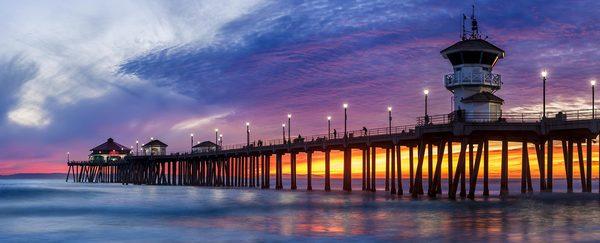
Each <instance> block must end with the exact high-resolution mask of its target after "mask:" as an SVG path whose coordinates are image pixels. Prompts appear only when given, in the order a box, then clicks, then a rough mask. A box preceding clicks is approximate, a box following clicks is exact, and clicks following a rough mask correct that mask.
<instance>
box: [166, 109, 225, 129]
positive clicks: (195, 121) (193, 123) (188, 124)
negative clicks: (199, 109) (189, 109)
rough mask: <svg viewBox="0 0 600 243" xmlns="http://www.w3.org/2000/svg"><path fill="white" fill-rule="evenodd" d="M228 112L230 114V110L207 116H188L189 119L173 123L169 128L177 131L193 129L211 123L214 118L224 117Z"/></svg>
mask: <svg viewBox="0 0 600 243" xmlns="http://www.w3.org/2000/svg"><path fill="white" fill-rule="evenodd" d="M230 114H232V112H227V113H222V114H216V115H212V116H208V117H194V118H189V119H186V120H183V121H181V122H178V123H176V124H175V125H173V127H171V130H177V131H190V130H191V131H193V130H196V129H199V128H200V127H202V126H205V125H208V124H211V123H213V122H214V121H215V120H217V119H221V118H224V117H226V116H228V115H230Z"/></svg>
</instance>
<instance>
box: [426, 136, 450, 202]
mask: <svg viewBox="0 0 600 243" xmlns="http://www.w3.org/2000/svg"><path fill="white" fill-rule="evenodd" d="M445 148H446V144H445V141H443V140H441V141H440V143H439V144H438V146H437V163H436V164H435V172H434V173H433V184H431V187H430V188H428V191H427V195H429V196H430V197H436V195H437V194H438V191H440V190H441V188H439V187H441V183H440V181H441V179H442V176H441V174H442V161H443V159H444V149H445Z"/></svg>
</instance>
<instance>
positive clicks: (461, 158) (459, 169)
mask: <svg viewBox="0 0 600 243" xmlns="http://www.w3.org/2000/svg"><path fill="white" fill-rule="evenodd" d="M466 151H467V140H466V139H464V138H463V140H462V141H461V143H460V153H459V155H458V163H457V164H456V172H455V173H454V178H452V179H453V181H452V183H451V185H450V189H449V190H448V197H449V198H451V199H456V191H457V190H458V183H459V182H460V178H461V174H463V173H465V170H464V167H465V160H466Z"/></svg>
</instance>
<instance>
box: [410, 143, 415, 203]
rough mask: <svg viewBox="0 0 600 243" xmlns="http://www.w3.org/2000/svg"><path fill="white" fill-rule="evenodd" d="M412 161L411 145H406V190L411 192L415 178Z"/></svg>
mask: <svg viewBox="0 0 600 243" xmlns="http://www.w3.org/2000/svg"><path fill="white" fill-rule="evenodd" d="M413 161H414V154H413V146H409V147H408V167H409V169H408V170H409V175H408V176H409V177H410V178H409V183H408V184H409V185H408V186H409V187H408V192H409V193H412V192H413V190H414V186H415V180H414V178H415V177H414V168H413Z"/></svg>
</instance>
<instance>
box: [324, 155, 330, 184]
mask: <svg viewBox="0 0 600 243" xmlns="http://www.w3.org/2000/svg"><path fill="white" fill-rule="evenodd" d="M330 160H331V150H329V149H327V150H325V191H331V170H330Z"/></svg>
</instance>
